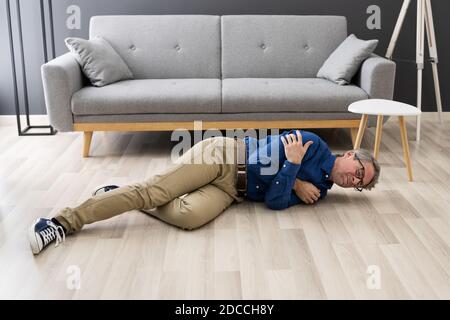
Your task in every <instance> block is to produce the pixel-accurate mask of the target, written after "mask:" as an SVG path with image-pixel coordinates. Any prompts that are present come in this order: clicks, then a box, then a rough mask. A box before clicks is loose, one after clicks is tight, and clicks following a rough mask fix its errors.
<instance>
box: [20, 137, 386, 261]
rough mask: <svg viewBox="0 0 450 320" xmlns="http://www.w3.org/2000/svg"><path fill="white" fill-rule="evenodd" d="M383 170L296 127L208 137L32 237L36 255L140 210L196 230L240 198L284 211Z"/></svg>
mask: <svg viewBox="0 0 450 320" xmlns="http://www.w3.org/2000/svg"><path fill="white" fill-rule="evenodd" d="M303 142H305V143H303ZM270 150H275V151H272V152H271V151H270ZM261 151H264V152H261ZM230 158H231V159H232V161H229V160H228V159H230ZM205 159H207V160H208V161H205ZM275 159H276V160H275ZM224 160H225V161H224ZM273 163H275V164H276V166H275V170H272V172H271V171H270V170H269V169H270V168H271V167H273ZM379 174H380V166H379V165H378V162H377V161H376V160H375V159H374V158H373V157H372V156H371V155H370V153H369V152H368V151H366V150H363V149H358V150H350V151H347V152H345V153H344V154H343V155H333V154H332V153H331V151H330V149H329V148H328V146H327V144H326V143H325V142H324V141H323V140H322V139H320V138H319V137H318V136H317V135H315V134H313V133H311V132H307V131H301V132H300V131H299V130H296V131H294V130H292V131H289V132H283V133H282V134H281V135H269V136H267V137H266V138H264V139H260V140H257V139H256V138H252V137H246V138H245V139H233V138H227V137H214V138H208V139H205V140H202V141H200V142H198V143H196V144H195V145H194V146H193V147H192V148H190V149H189V150H188V151H187V152H185V153H184V154H183V155H182V156H181V157H180V158H178V159H177V161H175V162H174V164H173V165H172V166H170V167H169V168H168V169H166V170H165V171H164V172H163V173H161V174H158V175H155V176H153V177H151V178H150V179H148V180H146V181H144V182H142V183H135V184H131V185H127V186H122V187H118V186H114V185H112V186H104V187H102V188H99V189H97V190H96V191H95V192H94V194H93V197H92V198H90V199H88V200H86V201H85V202H83V203H82V204H80V205H79V206H78V207H76V208H65V209H63V210H62V211H61V212H59V213H58V214H57V215H56V216H55V217H54V218H52V219H45V218H39V219H37V220H36V221H35V223H33V224H32V226H31V227H30V230H29V241H30V245H31V250H32V251H33V253H34V254H38V253H40V252H41V251H42V250H43V249H44V248H45V247H47V246H48V245H49V244H50V243H51V242H53V241H56V245H58V244H59V243H60V242H61V241H64V240H65V236H66V234H71V233H74V232H76V231H79V230H81V228H83V226H84V225H85V224H90V223H93V222H97V221H101V220H105V219H109V218H111V217H114V216H116V215H118V214H121V213H124V212H127V211H130V210H136V209H137V210H142V211H144V212H147V213H149V214H151V215H152V216H154V217H156V218H158V219H160V220H163V221H165V222H167V223H169V224H172V225H175V226H177V227H180V228H182V229H189V230H191V229H195V228H198V227H200V226H202V225H204V224H206V223H208V222H209V221H211V220H213V219H214V218H216V217H217V216H218V215H219V214H220V213H222V212H223V211H224V210H225V209H226V208H228V207H229V206H230V205H231V204H232V203H233V202H234V201H236V202H241V201H242V200H243V198H247V199H249V200H252V201H263V202H265V204H266V205H267V207H269V208H270V209H274V210H282V209H285V208H288V207H290V206H293V205H296V204H300V203H304V204H313V203H315V202H317V201H318V200H319V199H323V198H324V197H325V196H326V194H327V190H328V189H331V187H332V186H333V184H334V183H335V184H337V185H338V186H340V187H343V188H355V189H356V190H358V191H362V190H363V189H367V190H370V189H372V188H373V187H374V186H375V184H376V183H377V181H378V177H379Z"/></svg>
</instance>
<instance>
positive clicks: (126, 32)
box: [89, 15, 221, 79]
mask: <svg viewBox="0 0 450 320" xmlns="http://www.w3.org/2000/svg"><path fill="white" fill-rule="evenodd" d="M95 36H100V37H103V38H104V39H106V40H107V41H108V42H109V43H110V44H111V46H112V47H113V48H114V49H115V50H116V51H117V52H118V53H119V55H120V56H121V57H122V59H123V60H124V61H125V63H126V64H127V65H128V67H129V68H130V70H131V72H132V73H133V75H134V78H135V79H169V78H220V65H221V62H220V60H221V58H220V17H219V16H212V15H208V16H207V15H146V16H139V15H137V16H134V15H131V16H127V15H122V16H94V17H92V18H91V20H90V28H89V37H90V38H91V39H92V38H94V37H95Z"/></svg>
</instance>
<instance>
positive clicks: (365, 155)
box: [337, 149, 381, 190]
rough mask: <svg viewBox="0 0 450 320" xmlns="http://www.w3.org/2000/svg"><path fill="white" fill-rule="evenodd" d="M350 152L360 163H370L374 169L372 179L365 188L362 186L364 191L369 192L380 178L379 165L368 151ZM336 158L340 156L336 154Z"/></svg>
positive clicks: (357, 150) (356, 150)
mask: <svg viewBox="0 0 450 320" xmlns="http://www.w3.org/2000/svg"><path fill="white" fill-rule="evenodd" d="M351 151H353V152H354V153H355V155H356V157H357V158H358V159H359V160H361V162H362V163H371V164H372V165H373V168H374V173H373V179H372V180H371V181H370V182H369V183H368V184H367V186H364V189H366V190H371V189H372V188H374V187H375V185H376V184H377V183H378V178H379V177H380V171H381V167H380V164H379V163H378V161H377V160H376V159H375V158H374V157H373V156H372V154H371V153H370V151H368V150H366V149H354V150H351ZM337 156H338V157H339V156H342V154H338V155H337Z"/></svg>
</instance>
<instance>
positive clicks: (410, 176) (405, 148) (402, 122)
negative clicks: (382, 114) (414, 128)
mask: <svg viewBox="0 0 450 320" xmlns="http://www.w3.org/2000/svg"><path fill="white" fill-rule="evenodd" d="M398 122H399V124H400V135H401V137H402V145H403V159H404V161H405V164H406V169H407V170H408V180H409V181H413V174H412V166H411V158H410V155H409V144H408V135H407V133H406V124H405V118H404V117H403V116H399V117H398Z"/></svg>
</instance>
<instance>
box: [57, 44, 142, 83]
mask: <svg viewBox="0 0 450 320" xmlns="http://www.w3.org/2000/svg"><path fill="white" fill-rule="evenodd" d="M64 42H65V43H66V46H67V48H68V49H69V50H70V52H71V53H72V55H73V56H74V57H75V59H76V60H77V62H78V63H79V64H80V66H81V68H82V69H83V73H84V75H85V76H86V77H87V78H88V79H89V80H90V81H91V83H92V84H93V85H94V86H96V87H103V86H106V85H107V84H110V83H114V82H116V81H120V80H125V79H132V78H133V74H132V73H131V71H130V69H129V68H128V66H127V65H126V64H125V62H123V60H122V58H121V57H120V56H119V55H118V54H117V52H116V51H115V50H114V49H113V48H112V47H111V45H110V44H109V43H108V41H106V40H105V39H103V38H101V37H95V38H94V39H91V40H85V39H81V38H66V39H64Z"/></svg>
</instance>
